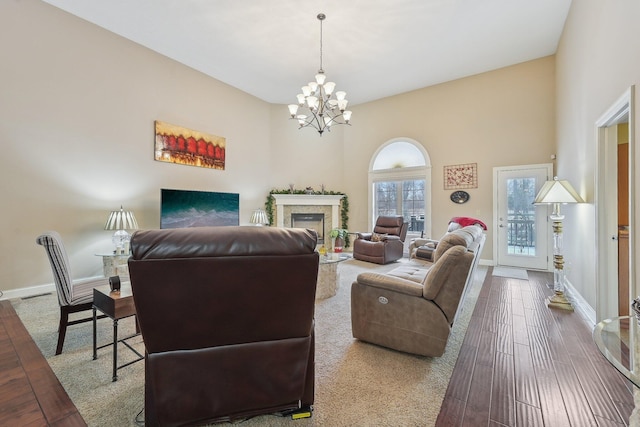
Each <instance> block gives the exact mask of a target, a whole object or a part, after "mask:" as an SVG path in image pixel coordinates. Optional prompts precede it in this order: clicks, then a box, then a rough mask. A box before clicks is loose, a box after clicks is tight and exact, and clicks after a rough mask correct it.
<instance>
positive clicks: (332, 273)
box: [316, 252, 351, 300]
mask: <svg viewBox="0 0 640 427" xmlns="http://www.w3.org/2000/svg"><path fill="white" fill-rule="evenodd" d="M348 259H351V255H350V254H346V253H344V252H329V253H327V254H326V255H320V265H319V266H318V282H317V285H316V299H317V300H319V299H326V298H330V297H332V296H334V295H335V294H336V292H337V291H338V285H339V284H340V275H339V273H338V263H340V262H342V261H346V260H348Z"/></svg>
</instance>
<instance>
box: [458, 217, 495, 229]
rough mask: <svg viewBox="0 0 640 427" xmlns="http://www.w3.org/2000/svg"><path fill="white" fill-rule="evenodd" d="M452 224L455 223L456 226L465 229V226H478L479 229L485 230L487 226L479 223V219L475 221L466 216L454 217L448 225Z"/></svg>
mask: <svg viewBox="0 0 640 427" xmlns="http://www.w3.org/2000/svg"><path fill="white" fill-rule="evenodd" d="M452 222H457V223H458V224H460V225H461V226H463V227H466V226H467V225H476V224H477V225H479V226H480V227H482V228H483V229H485V230H486V229H487V226H486V225H485V223H484V222H482V221H480V220H479V219H475V218H471V217H468V216H456V217H453V218H451V221H449V224H451V223H452Z"/></svg>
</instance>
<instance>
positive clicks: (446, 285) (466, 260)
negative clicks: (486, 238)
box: [423, 245, 474, 324]
mask: <svg viewBox="0 0 640 427" xmlns="http://www.w3.org/2000/svg"><path fill="white" fill-rule="evenodd" d="M473 258H474V255H473V253H472V252H469V251H467V249H466V248H465V247H463V246H460V245H459V246H455V247H452V248H450V249H449V250H448V251H447V252H446V253H445V254H444V255H442V257H441V259H440V260H438V262H436V263H435V264H434V265H433V266H432V267H431V268H430V269H429V270H428V273H427V277H426V281H425V285H424V293H423V296H424V298H426V299H428V300H432V301H433V302H435V303H436V304H437V305H438V307H440V309H441V310H442V312H443V313H444V315H445V316H446V318H447V320H448V321H449V323H450V324H451V323H453V319H454V318H455V314H456V310H457V309H458V304H459V302H460V298H461V296H462V293H463V291H464V287H465V284H466V282H467V276H468V274H469V270H470V269H471V264H472V262H473Z"/></svg>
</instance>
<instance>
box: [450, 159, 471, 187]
mask: <svg viewBox="0 0 640 427" xmlns="http://www.w3.org/2000/svg"><path fill="white" fill-rule="evenodd" d="M460 188H478V164H477V163H466V164H464V165H450V166H445V167H444V189H445V190H456V189H460Z"/></svg>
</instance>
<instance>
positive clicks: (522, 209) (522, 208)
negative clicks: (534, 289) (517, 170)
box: [507, 177, 536, 256]
mask: <svg viewBox="0 0 640 427" xmlns="http://www.w3.org/2000/svg"><path fill="white" fill-rule="evenodd" d="M535 196H536V179H535V178H533V177H532V178H517V179H508V180H507V200H508V202H507V203H508V205H507V212H508V218H507V227H508V228H507V245H508V249H507V253H508V254H510V255H531V256H535V254H536V242H535V239H536V229H535V227H536V221H535V214H536V211H535V206H534V205H533V200H534V198H535Z"/></svg>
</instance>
